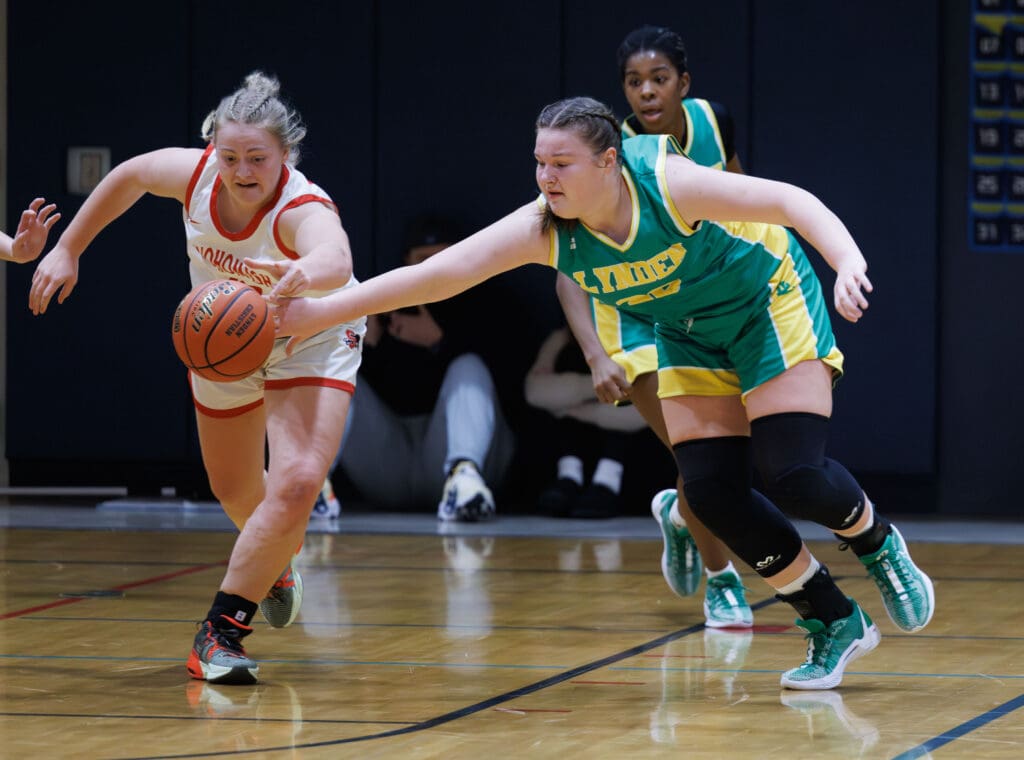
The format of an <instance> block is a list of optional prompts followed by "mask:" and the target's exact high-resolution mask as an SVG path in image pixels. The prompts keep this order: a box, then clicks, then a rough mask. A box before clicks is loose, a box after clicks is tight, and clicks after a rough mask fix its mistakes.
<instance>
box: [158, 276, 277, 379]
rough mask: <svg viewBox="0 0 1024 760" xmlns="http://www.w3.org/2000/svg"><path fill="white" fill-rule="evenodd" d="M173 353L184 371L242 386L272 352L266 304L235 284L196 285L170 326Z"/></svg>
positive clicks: (246, 286)
mask: <svg viewBox="0 0 1024 760" xmlns="http://www.w3.org/2000/svg"><path fill="white" fill-rule="evenodd" d="M171 339H172V340H173V341H174V350H175V351H176V352H177V353H178V358H180V359H181V361H182V362H184V364H185V366H186V367H188V368H189V369H190V370H192V371H193V372H195V373H196V374H197V375H199V376H200V377H203V378H206V379H207V380H213V381H214V382H218V383H229V382H232V381H234V380H241V379H243V378H245V377H248V376H249V375H251V374H252V373H253V372H255V371H256V370H258V369H259V368H260V367H262V366H263V364H264V362H266V361H267V357H269V356H270V350H271V349H272V348H273V347H274V323H273V320H272V319H271V316H270V308H269V307H268V306H267V302H266V301H265V300H264V299H263V297H262V296H261V295H260V294H259V292H257V291H256V290H255V289H254V288H251V287H249V286H248V285H244V284H243V283H240V282H236V281H235V280H213V281H212V282H204V283H202V284H201V285H197V286H196V287H195V288H193V289H192V290H191V292H189V294H188V295H187V296H185V297H184V298H183V299H181V303H180V304H178V308H177V309H176V310H175V312H174V319H173V320H172V321H171Z"/></svg>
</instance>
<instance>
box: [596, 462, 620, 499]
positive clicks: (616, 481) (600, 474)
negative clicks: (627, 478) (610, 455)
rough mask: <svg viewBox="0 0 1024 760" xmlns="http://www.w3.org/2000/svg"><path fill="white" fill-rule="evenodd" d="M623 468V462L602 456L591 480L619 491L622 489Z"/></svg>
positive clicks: (613, 491) (611, 489) (612, 490)
mask: <svg viewBox="0 0 1024 760" xmlns="http://www.w3.org/2000/svg"><path fill="white" fill-rule="evenodd" d="M623 469H624V465H623V464H622V462H616V461H615V460H614V459H604V458H601V459H599V460H598V462H597V467H596V468H595V469H594V477H593V478H591V482H593V483H596V484H597V485H599V486H604V487H605V488H607V489H608V490H609V491H611V492H612V493H618V492H619V491H620V490H621V489H622V471H623Z"/></svg>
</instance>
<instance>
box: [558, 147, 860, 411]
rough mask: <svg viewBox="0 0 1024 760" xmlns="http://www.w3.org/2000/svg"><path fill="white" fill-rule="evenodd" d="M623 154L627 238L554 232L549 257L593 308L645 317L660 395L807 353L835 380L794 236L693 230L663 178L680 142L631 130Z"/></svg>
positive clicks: (735, 382)
mask: <svg viewBox="0 0 1024 760" xmlns="http://www.w3.org/2000/svg"><path fill="white" fill-rule="evenodd" d="M622 153H623V167H622V175H623V178H624V180H625V182H626V185H627V187H628V189H629V193H630V197H631V199H632V204H633V212H632V225H631V227H630V231H629V235H628V237H627V238H626V240H625V241H624V242H623V243H622V244H621V245H620V244H619V243H616V242H615V241H614V240H612V239H611V238H609V237H607V236H606V235H603V234H602V233H600V232H597V231H595V230H591V229H589V228H588V227H587V226H586V225H584V224H582V223H577V224H576V225H574V227H573V228H572V229H567V228H559V229H556V230H553V231H552V233H551V254H550V258H549V264H550V265H551V266H553V267H555V268H557V269H558V270H559V271H560V272H563V273H565V274H566V275H568V276H569V277H571V278H572V279H573V280H574V281H575V282H576V284H577V285H579V286H580V287H582V288H583V289H584V290H585V291H586V292H588V293H589V294H590V295H591V296H592V298H593V299H594V300H595V301H597V302H599V304H601V305H602V306H606V307H610V308H611V309H612V310H614V311H619V312H625V313H626V314H628V315H629V316H636V317H639V319H638V320H634V321H635V322H637V323H638V324H642V323H647V324H648V325H650V324H654V333H655V355H656V361H657V363H656V366H657V369H658V383H659V395H660V396H661V397H663V398H666V397H671V396H678V395H698V396H725V395H736V394H740V393H742V394H746V393H748V392H749V391H751V390H752V389H754V388H756V387H757V386H758V385H760V384H762V383H764V382H766V381H767V380H770V379H771V378H773V377H775V376H777V375H779V374H781V373H782V372H784V371H785V370H786V369H788V368H789V367H792V366H793V365H795V364H797V363H799V362H801V361H805V360H809V359H822V360H824V361H825V362H826V363H827V364H829V366H831V367H832V368H833V370H834V371H835V373H836V374H837V376H838V374H840V373H841V372H842V362H843V356H842V353H841V352H840V351H839V349H838V348H837V347H836V344H835V337H834V336H833V334H832V327H831V324H830V322H829V317H828V310H827V308H826V305H825V299H824V297H823V296H822V292H821V284H820V283H819V282H818V279H817V277H816V276H815V274H814V271H813V269H812V268H811V265H810V262H809V261H808V260H807V256H806V255H805V254H804V252H803V250H802V249H801V247H800V244H799V243H798V242H797V240H796V238H795V237H794V236H793V235H792V234H791V233H790V232H789V231H788V230H787V229H786V228H784V227H780V226H778V225H771V224H761V223H754V222H716V221H707V220H705V221H701V222H699V223H697V225H696V226H695V227H690V226H689V224H687V223H686V221H685V220H684V218H683V216H682V215H681V214H680V213H679V211H678V210H677V209H676V207H675V204H674V202H673V201H672V199H671V197H670V195H669V192H668V188H667V181H666V178H665V164H666V162H667V157H668V155H669V154H670V153H678V154H680V155H682V150H681V148H680V147H679V144H678V142H676V140H675V139H674V138H672V137H670V136H668V135H638V136H637V137H634V138H631V139H629V140H626V141H625V142H624V143H623V150H622ZM541 202H543V199H541ZM598 318H600V314H598ZM624 337H625V339H624V340H620V344H619V345H623V346H625V345H627V344H628V340H629V336H628V335H627V336H624Z"/></svg>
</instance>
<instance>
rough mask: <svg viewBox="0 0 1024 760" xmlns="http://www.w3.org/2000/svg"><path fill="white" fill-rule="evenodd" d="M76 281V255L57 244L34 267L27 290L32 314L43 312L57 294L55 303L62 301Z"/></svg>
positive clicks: (73, 287) (69, 293) (68, 294)
mask: <svg viewBox="0 0 1024 760" xmlns="http://www.w3.org/2000/svg"><path fill="white" fill-rule="evenodd" d="M77 283H78V257H77V256H73V255H71V253H70V252H69V251H68V250H67V249H65V248H62V247H61V246H60V245H59V244H58V245H57V247H56V248H54V249H53V250H52V251H50V252H49V253H48V254H46V256H44V257H43V260H42V261H40V262H39V266H37V267H36V271H35V274H33V275H32V288H31V289H30V290H29V292H28V307H29V309H31V310H32V313H33V314H43V313H45V312H46V308H47V307H48V306H49V305H50V299H51V298H53V296H54V295H55V294H57V303H64V301H66V300H67V298H68V296H70V295H71V291H72V290H74V289H75V285H76V284H77Z"/></svg>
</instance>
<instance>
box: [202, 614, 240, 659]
mask: <svg viewBox="0 0 1024 760" xmlns="http://www.w3.org/2000/svg"><path fill="white" fill-rule="evenodd" d="M206 626H207V630H206V638H207V639H210V640H212V641H213V647H212V648H211V650H210V654H213V652H215V651H217V650H218V649H223V650H225V651H228V652H231V653H232V654H239V655H242V656H243V657H244V656H245V647H243V646H242V636H241V633H242V632H241V631H239V630H237V629H236V630H231V631H226V630H223V629H221V628H217V627H216V626H214V625H213V623H210V622H207V623H206Z"/></svg>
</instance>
